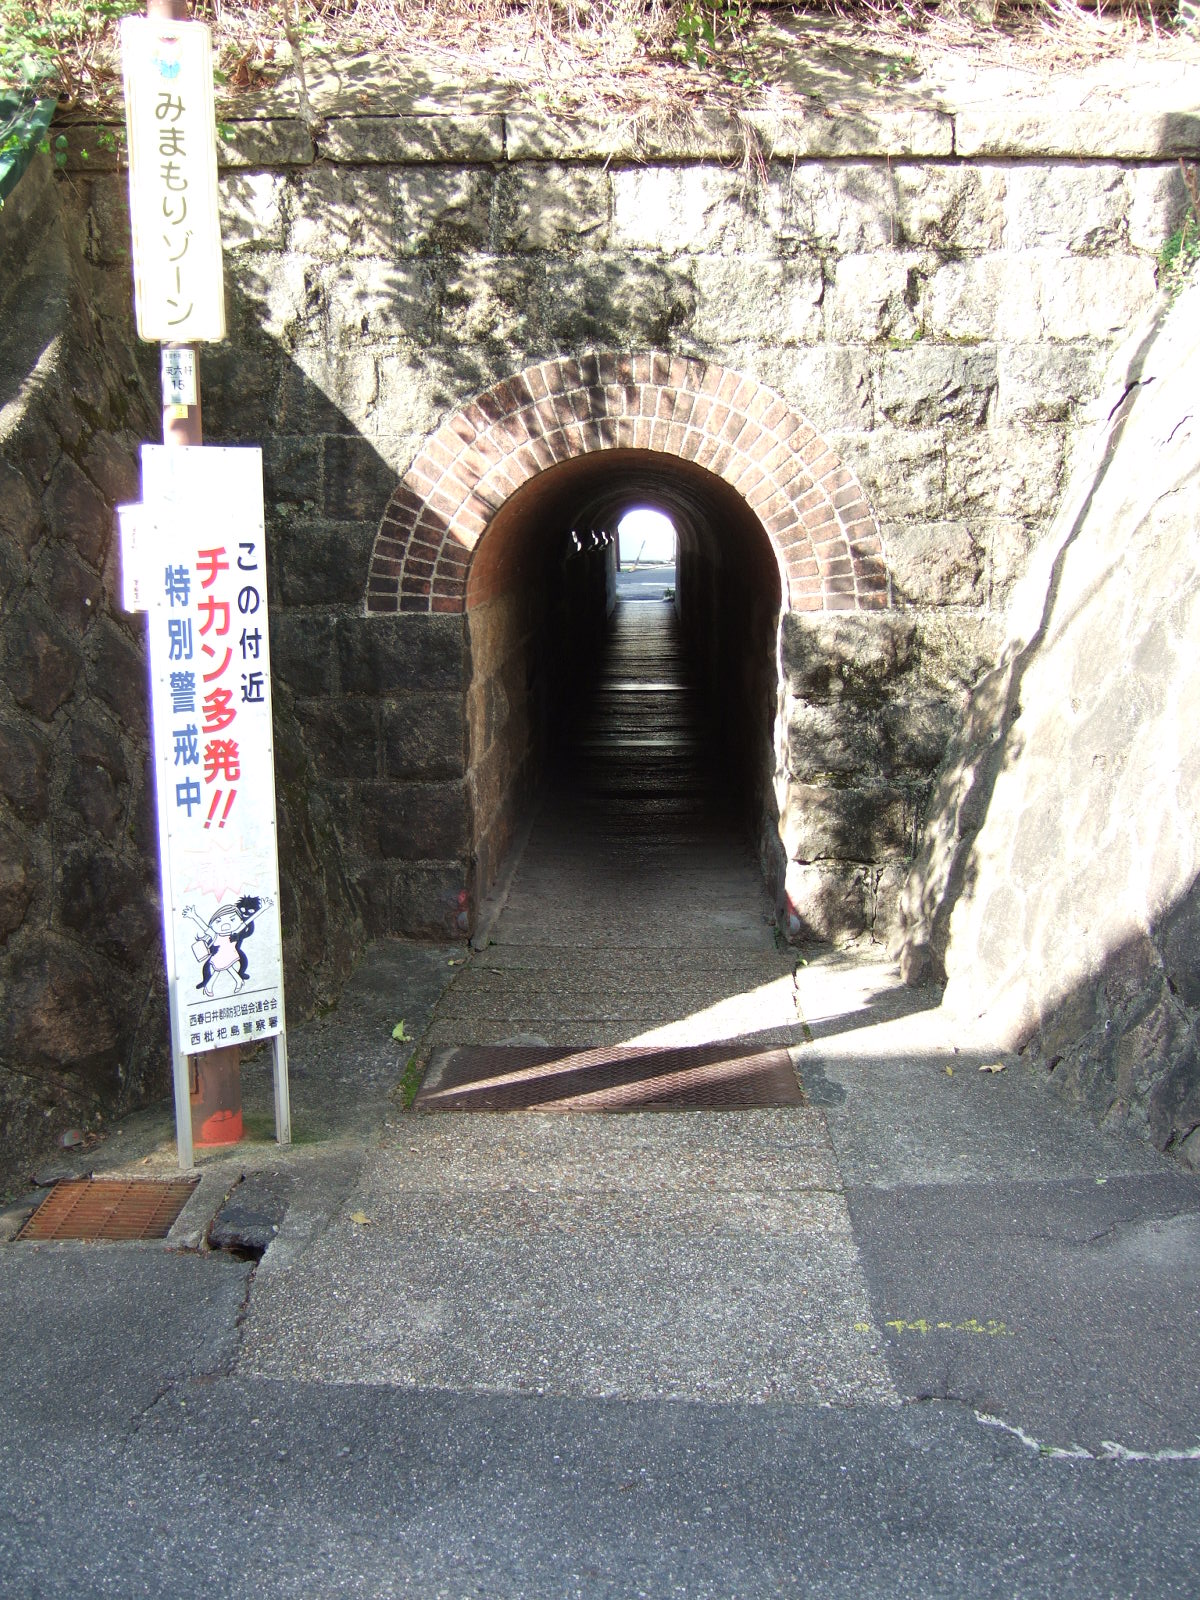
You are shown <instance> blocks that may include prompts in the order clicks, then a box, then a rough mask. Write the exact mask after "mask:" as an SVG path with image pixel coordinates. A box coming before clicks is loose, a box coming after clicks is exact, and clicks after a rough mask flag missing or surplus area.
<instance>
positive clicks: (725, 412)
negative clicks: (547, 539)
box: [366, 354, 890, 613]
mask: <svg viewBox="0 0 1200 1600" xmlns="http://www.w3.org/2000/svg"><path fill="white" fill-rule="evenodd" d="M619 448H626V449H637V450H650V451H657V452H660V453H663V454H667V455H672V456H676V457H681V458H683V459H686V460H689V461H693V462H695V463H696V464H697V465H698V466H701V467H704V468H705V469H707V471H709V472H712V473H714V474H716V475H717V476H718V477H720V478H723V479H724V480H725V482H726V483H728V484H729V485H730V486H731V487H732V488H734V489H735V490H736V491H737V492H738V494H740V495H741V496H742V498H743V499H744V500H745V502H746V504H747V505H748V506H749V507H750V509H751V510H752V511H753V512H754V514H755V515H756V516H757V518H758V520H759V521H760V523H761V524H762V526H763V528H764V529H765V530H766V533H767V536H768V538H769V539H770V540H771V542H772V544H773V545H774V547H775V550H776V552H777V554H778V557H779V561H780V567H781V571H782V573H783V575H784V599H785V604H786V606H787V607H788V608H789V609H790V610H793V611H855V610H859V611H879V610H883V609H885V608H886V607H887V606H888V605H889V602H890V586H889V582H888V574H887V568H886V566H885V564H884V555H883V541H882V539H881V538H880V534H879V527H878V524H877V523H876V521H875V517H874V515H873V513H872V511H871V509H870V507H869V505H868V504H867V499H866V496H865V495H864V493H863V491H862V489H861V488H860V486H859V483H858V480H857V479H856V478H855V476H854V474H853V473H852V472H851V471H850V470H849V468H848V467H846V466H844V465H843V464H842V462H841V461H840V460H839V458H838V456H837V455H836V453H835V452H834V451H833V450H832V449H830V447H829V445H828V444H827V443H826V441H825V439H824V438H823V437H822V436H821V434H819V433H818V432H817V430H816V429H815V428H814V427H813V426H812V425H811V424H810V423H808V422H806V421H805V420H804V418H803V417H801V416H799V415H797V413H795V412H794V411H791V410H789V409H788V407H787V406H786V405H785V403H784V402H783V401H782V400H781V399H780V398H779V396H778V395H777V394H775V393H774V392H773V391H772V390H770V389H768V388H766V387H765V385H763V384H760V383H758V382H756V381H755V380H754V379H753V378H747V377H743V376H742V375H741V374H740V373H737V372H732V371H730V370H728V369H727V368H725V367H719V366H715V365H713V364H711V363H708V362H703V361H695V360H688V359H685V358H683V357H671V356H665V355H658V354H635V355H595V356H586V357H582V358H580V359H578V360H575V359H570V358H565V357H560V358H557V359H555V360H550V361H543V362H540V363H538V364H537V365H535V366H531V367H526V368H525V370H524V371H523V372H519V373H517V374H515V375H514V376H513V377H511V378H507V379H505V381H504V382H503V383H498V384H496V385H495V386H494V387H493V388H491V389H488V390H486V391H485V392H484V393H483V394H481V395H479V396H477V397H476V398H475V399H474V400H472V401H471V402H470V403H469V404H468V405H466V406H465V407H464V408H463V409H462V410H461V411H459V412H457V413H456V414H455V415H454V416H453V417H451V418H449V419H448V420H447V421H446V422H444V423H443V424H442V426H441V427H440V428H439V429H438V431H437V432H436V433H435V434H434V435H433V436H432V437H431V438H430V439H429V440H428V441H427V443H426V444H425V446H424V448H423V449H422V450H421V452H420V454H419V455H418V456H417V458H416V460H415V461H414V462H413V464H412V466H411V467H410V468H409V470H408V471H407V472H406V473H405V475H404V477H403V478H402V479H401V481H400V483H399V485H398V486H397V488H396V490H395V492H394V493H393V494H392V497H391V499H390V500H389V501H388V505H387V509H386V511H385V512H384V515H383V521H382V523H381V524H380V528H379V532H378V534H377V535H376V539H375V548H374V550H373V551H372V554H371V568H370V573H369V576H368V580H367V597H366V609H367V611H368V612H369V613H380V612H382V613H387V612H397V611H399V612H430V611H439V612H455V611H463V610H465V608H466V593H467V572H468V569H469V567H470V564H471V557H472V554H473V552H474V550H475V548H476V546H477V545H478V543H479V541H480V539H481V538H482V537H483V534H484V533H485V531H486V529H487V527H488V524H489V522H490V521H491V519H492V517H493V516H494V515H495V514H496V512H497V511H498V510H499V509H500V507H501V506H502V505H503V504H504V502H505V501H506V500H507V499H508V498H509V496H510V495H512V494H513V493H515V491H516V490H517V489H519V488H520V487H521V485H522V484H524V483H526V482H528V481H529V479H530V478H533V477H535V476H536V475H537V474H538V473H539V472H543V471H545V470H546V468H548V467H552V466H554V465H555V464H556V463H558V462H560V461H567V460H570V459H572V458H573V457H576V456H580V455H584V454H587V453H589V452H591V451H596V450H608V449H619Z"/></svg>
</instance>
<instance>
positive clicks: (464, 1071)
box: [416, 1044, 804, 1111]
mask: <svg viewBox="0 0 1200 1600" xmlns="http://www.w3.org/2000/svg"><path fill="white" fill-rule="evenodd" d="M426 1085H427V1086H426V1087H425V1088H423V1089H422V1090H421V1092H420V1094H418V1096H417V1099H416V1109H417V1110H418V1111H683V1110H693V1109H696V1110H709V1111H733V1110H742V1109H747V1108H751V1107H762V1106H801V1105H803V1104H804V1096H803V1094H802V1092H801V1089H800V1085H799V1083H798V1082H797V1081H796V1074H795V1073H794V1072H793V1070H792V1062H791V1057H790V1056H789V1055H788V1052H787V1051H786V1050H749V1051H748V1050H745V1049H743V1048H742V1047H740V1046H739V1045H736V1044H706V1045H687V1046H678V1045H677V1046H675V1047H674V1048H663V1047H661V1046H658V1047H656V1046H652V1045H619V1046H617V1047H616V1048H613V1049H605V1050H571V1049H563V1048H555V1047H554V1046H552V1045H537V1046H534V1045H462V1046H460V1047H459V1048H458V1049H456V1050H447V1051H443V1052H441V1053H440V1054H438V1055H436V1056H435V1057H434V1059H433V1061H432V1063H431V1065H430V1070H429V1073H428V1074H427V1076H426Z"/></svg>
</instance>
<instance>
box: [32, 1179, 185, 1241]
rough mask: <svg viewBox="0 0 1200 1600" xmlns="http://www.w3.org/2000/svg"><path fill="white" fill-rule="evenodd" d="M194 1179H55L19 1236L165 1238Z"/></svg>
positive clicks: (35, 1237)
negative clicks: (56, 1181) (60, 1180)
mask: <svg viewBox="0 0 1200 1600" xmlns="http://www.w3.org/2000/svg"><path fill="white" fill-rule="evenodd" d="M199 1181H200V1180H199V1179H198V1178H172V1179H166V1180H159V1179H151V1178H134V1179H131V1180H129V1179H114V1178H80V1179H78V1180H74V1179H73V1180H71V1181H67V1182H62V1183H56V1184H55V1185H54V1187H53V1189H51V1191H50V1193H49V1194H48V1195H47V1196H46V1198H45V1199H44V1200H43V1201H42V1203H41V1205H40V1206H39V1207H38V1208H37V1210H36V1211H35V1212H34V1213H33V1215H32V1216H31V1217H30V1219H29V1221H28V1222H27V1223H26V1224H25V1226H24V1227H23V1228H22V1229H21V1231H20V1233H18V1234H17V1238H18V1239H165V1238H166V1236H167V1233H168V1231H169V1230H170V1227H171V1224H172V1223H173V1222H174V1221H175V1219H176V1217H178V1215H179V1213H180V1212H181V1211H182V1210H183V1208H184V1206H185V1205H186V1204H187V1200H188V1196H189V1195H190V1194H191V1192H192V1190H193V1189H194V1188H195V1187H196V1184H197V1183H198V1182H199Z"/></svg>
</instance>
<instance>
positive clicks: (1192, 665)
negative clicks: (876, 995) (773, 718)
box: [901, 283, 1200, 1167]
mask: <svg viewBox="0 0 1200 1600" xmlns="http://www.w3.org/2000/svg"><path fill="white" fill-rule="evenodd" d="M1198 377H1200V285H1198V284H1195V283H1193V285H1192V286H1191V287H1190V288H1188V289H1186V290H1185V291H1184V292H1183V294H1182V295H1181V296H1180V298H1179V300H1178V302H1177V304H1176V305H1175V306H1174V307H1173V308H1172V309H1170V310H1169V311H1168V309H1167V308H1166V307H1164V306H1158V307H1156V308H1155V311H1154V313H1153V314H1152V316H1150V317H1149V318H1148V319H1147V320H1146V321H1145V322H1144V323H1143V324H1142V325H1141V326H1139V327H1138V328H1137V329H1136V330H1135V331H1134V333H1133V334H1132V335H1131V337H1130V339H1129V341H1128V343H1127V344H1126V345H1125V346H1124V348H1123V349H1122V350H1121V351H1120V352H1119V354H1118V356H1117V358H1116V359H1115V361H1114V364H1113V367H1112V369H1111V370H1110V373H1109V375H1108V382H1107V383H1106V385H1105V387H1104V389H1103V391H1102V393H1101V395H1100V396H1099V397H1098V400H1097V403H1096V405H1095V407H1094V408H1093V409H1094V412H1095V416H1096V422H1095V424H1094V426H1093V428H1092V429H1091V430H1090V432H1089V433H1087V434H1085V435H1084V436H1083V438H1082V439H1081V441H1080V447H1079V450H1078V452H1077V457H1076V460H1075V463H1074V469H1073V472H1072V477H1071V483H1070V487H1069V490H1068V492H1067V494H1066V496H1065V497H1064V500H1063V503H1062V506H1061V509H1060V511H1059V514H1058V517H1057V518H1056V520H1055V524H1054V528H1053V530H1052V532H1051V535H1050V536H1049V538H1048V539H1047V540H1046V541H1045V543H1044V545H1043V547H1042V548H1041V550H1040V551H1039V552H1038V556H1037V558H1036V559H1035V560H1034V562H1032V563H1031V566H1030V570H1029V572H1028V574H1027V576H1026V578H1025V579H1024V580H1023V582H1022V584H1021V585H1020V586H1019V589H1018V592H1017V594H1016V595H1015V596H1014V603H1013V606H1012V608H1011V612H1010V626H1009V632H1008V637H1007V640H1006V644H1005V648H1004V650H1003V651H1002V652H1001V656H1000V660H999V663H998V665H997V666H996V667H995V668H994V669H993V670H992V671H991V672H990V673H988V674H987V675H986V676H985V677H984V678H983V679H982V680H981V681H980V683H979V684H978V685H976V687H975V690H974V691H973V694H972V699H971V705H970V709H969V712H968V715H967V717H966V718H965V719H964V724H963V730H962V732H961V734H960V735H959V736H958V737H957V738H956V740H955V741H954V744H953V746H952V749H951V751H950V754H949V757H948V759H947V761H946V764H945V766H944V768H943V771H942V773H941V774H940V776H939V781H938V785H937V788H936V790H935V794H934V804H933V805H932V807H931V809H930V815H929V820H928V823H927V827H926V832H925V837H924V840H923V845H922V850H921V852H920V855H919V857H918V860H917V862H916V864H915V866H914V869H913V872H912V876H911V878H910V881H909V883H908V885H907V886H906V889H905V893H904V901H903V919H902V920H903V926H904V933H903V938H902V943H901V954H902V959H903V961H904V963H905V965H906V967H907V968H908V969H909V970H910V972H911V973H912V974H913V975H914V976H919V975H920V972H921V968H922V966H923V965H924V964H926V963H928V964H931V965H934V966H935V967H937V966H940V967H941V968H942V970H943V971H944V972H945V973H946V974H947V975H948V978H949V983H948V985H947V989H946V1005H947V1006H948V1007H950V1008H951V1010H952V1011H954V1012H955V1013H956V1014H957V1015H958V1016H959V1017H960V1018H961V1020H962V1022H963V1024H964V1025H967V1026H970V1027H971V1028H972V1029H973V1030H975V1031H976V1032H977V1033H978V1034H979V1036H980V1037H981V1039H983V1040H984V1041H986V1045H987V1047H988V1048H997V1047H998V1048H1000V1049H1020V1050H1022V1051H1026V1052H1028V1053H1029V1054H1030V1055H1032V1057H1033V1058H1034V1059H1035V1060H1037V1061H1038V1062H1039V1063H1040V1064H1041V1065H1042V1066H1043V1068H1044V1069H1045V1071H1046V1072H1048V1073H1049V1074H1051V1075H1052V1077H1053V1080H1054V1081H1055V1083H1057V1084H1058V1085H1059V1086H1061V1087H1062V1088H1063V1090H1064V1092H1066V1093H1067V1094H1069V1095H1070V1096H1072V1097H1074V1098H1079V1099H1081V1100H1083V1102H1084V1103H1085V1104H1086V1105H1087V1106H1088V1107H1089V1108H1090V1109H1091V1110H1092V1111H1093V1113H1094V1114H1095V1116H1096V1117H1097V1119H1098V1120H1100V1121H1102V1122H1119V1121H1126V1120H1128V1121H1130V1122H1132V1123H1133V1124H1134V1125H1135V1126H1137V1127H1138V1128H1139V1130H1140V1131H1141V1132H1142V1133H1143V1134H1145V1135H1147V1136H1148V1137H1149V1138H1150V1139H1151V1140H1152V1141H1153V1142H1154V1143H1155V1144H1156V1145H1157V1146H1158V1147H1159V1148H1160V1149H1163V1150H1169V1151H1172V1152H1174V1153H1176V1154H1178V1155H1180V1156H1181V1157H1182V1158H1183V1159H1184V1160H1185V1161H1186V1162H1188V1163H1189V1164H1190V1165H1191V1166H1193V1167H1200V938H1198V933H1200V896H1198V891H1197V872H1198V870H1200V840H1198V838H1197V816H1198V815H1200V804H1198V802H1200V731H1198V730H1200V668H1198V665H1197V663H1198V662H1200V559H1198V557H1197V542H1196V534H1197V526H1198V522H1200V517H1198V513H1197V500H1196V487H1197V483H1198V482H1200V427H1198V426H1197V419H1196V394H1197V380H1198Z"/></svg>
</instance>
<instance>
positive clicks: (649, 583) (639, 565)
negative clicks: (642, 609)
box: [617, 506, 676, 600]
mask: <svg viewBox="0 0 1200 1600" xmlns="http://www.w3.org/2000/svg"><path fill="white" fill-rule="evenodd" d="M675 552H676V537H675V524H674V523H673V522H672V521H671V519H670V517H669V516H667V514H666V512H665V511H656V510H654V509H653V507H651V506H637V507H635V508H634V510H632V511H627V512H626V513H625V514H624V516H623V517H622V518H621V520H620V521H619V522H618V523H617V594H618V595H619V597H620V598H621V599H622V600H661V599H662V598H663V597H664V595H667V596H673V595H674V592H675Z"/></svg>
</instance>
